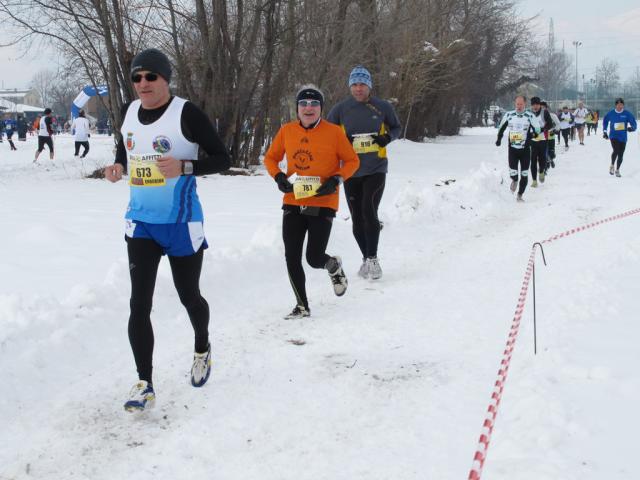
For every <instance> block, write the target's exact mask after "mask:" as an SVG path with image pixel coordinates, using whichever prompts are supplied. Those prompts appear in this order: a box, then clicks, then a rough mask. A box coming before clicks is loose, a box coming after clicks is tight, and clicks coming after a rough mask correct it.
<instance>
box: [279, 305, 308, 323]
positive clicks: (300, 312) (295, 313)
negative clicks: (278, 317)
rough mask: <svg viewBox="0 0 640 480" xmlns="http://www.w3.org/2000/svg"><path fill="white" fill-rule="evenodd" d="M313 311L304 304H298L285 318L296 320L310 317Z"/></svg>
mask: <svg viewBox="0 0 640 480" xmlns="http://www.w3.org/2000/svg"><path fill="white" fill-rule="evenodd" d="M310 316H311V312H310V311H309V310H307V309H306V308H305V307H303V306H302V305H296V306H295V307H294V308H293V310H291V313H290V314H289V315H286V316H285V317H284V319H285V320H295V319H298V318H304V317H310Z"/></svg>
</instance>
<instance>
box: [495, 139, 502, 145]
mask: <svg viewBox="0 0 640 480" xmlns="http://www.w3.org/2000/svg"><path fill="white" fill-rule="evenodd" d="M501 143H502V139H501V138H499V139H497V140H496V147H499V146H500V144H501Z"/></svg>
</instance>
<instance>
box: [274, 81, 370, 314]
mask: <svg viewBox="0 0 640 480" xmlns="http://www.w3.org/2000/svg"><path fill="white" fill-rule="evenodd" d="M296 104H297V112H298V120H297V121H293V122H290V123H287V124H285V125H283V126H282V127H281V128H280V130H279V131H278V133H277V134H276V136H275V138H274V139H273V142H272V143H271V146H270V147H269V150H268V151H267V153H266V155H265V159H264V164H265V167H266V168H267V170H268V172H269V174H270V175H271V176H272V177H273V178H274V180H275V181H276V183H277V184H278V188H279V189H280V191H281V192H283V193H284V197H283V205H282V209H283V210H284V213H283V217H282V238H283V240H284V249H285V258H286V262H287V271H288V272H289V280H290V281H291V286H292V287H293V292H294V294H295V297H296V306H295V308H294V309H293V311H292V312H291V313H290V314H289V315H287V316H286V317H285V318H287V319H291V318H302V317H308V316H310V310H309V302H308V300H307V294H306V288H305V275H304V269H303V268H302V248H303V245H304V239H305V236H307V233H308V240H307V251H306V258H307V262H308V263H309V265H311V267H313V268H324V269H326V270H327V271H328V272H329V277H330V278H331V282H332V284H333V290H334V293H335V294H336V295H338V296H342V295H344V293H345V292H346V290H347V278H346V276H345V274H344V271H343V269H342V261H341V259H340V257H337V256H329V255H327V253H326V248H327V244H328V242H329V235H330V234H331V225H332V223H333V218H334V217H335V215H336V211H337V210H338V203H339V194H338V191H339V186H340V184H341V183H342V182H343V181H344V180H346V179H348V178H349V177H351V176H352V175H353V174H354V172H355V171H356V170H357V169H358V167H359V166H360V160H359V159H358V155H357V154H356V152H355V151H354V150H353V147H352V145H351V144H350V143H349V140H348V139H347V137H346V135H345V134H344V132H343V131H342V129H341V128H340V127H339V126H337V125H333V124H331V123H329V122H327V121H325V120H322V118H321V114H322V107H323V105H324V96H323V95H322V92H321V91H320V90H319V89H318V87H315V86H313V85H306V86H304V87H303V88H301V89H300V90H299V91H298V93H297V95H296ZM285 154H286V157H287V170H286V173H285V172H283V171H282V170H280V168H279V166H278V164H279V163H280V162H281V161H282V159H283V158H284V156H285Z"/></svg>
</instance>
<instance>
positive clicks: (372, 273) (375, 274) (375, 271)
mask: <svg viewBox="0 0 640 480" xmlns="http://www.w3.org/2000/svg"><path fill="white" fill-rule="evenodd" d="M367 264H368V265H369V278H370V279H371V280H379V279H380V278H382V268H381V267H380V262H378V257H371V258H367Z"/></svg>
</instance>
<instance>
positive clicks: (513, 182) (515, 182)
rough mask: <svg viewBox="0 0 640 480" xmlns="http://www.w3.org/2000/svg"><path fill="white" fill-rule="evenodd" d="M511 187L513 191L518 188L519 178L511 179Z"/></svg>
mask: <svg viewBox="0 0 640 480" xmlns="http://www.w3.org/2000/svg"><path fill="white" fill-rule="evenodd" d="M509 188H510V189H511V191H512V192H515V191H516V188H518V181H517V180H511V186H510V187H509Z"/></svg>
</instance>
